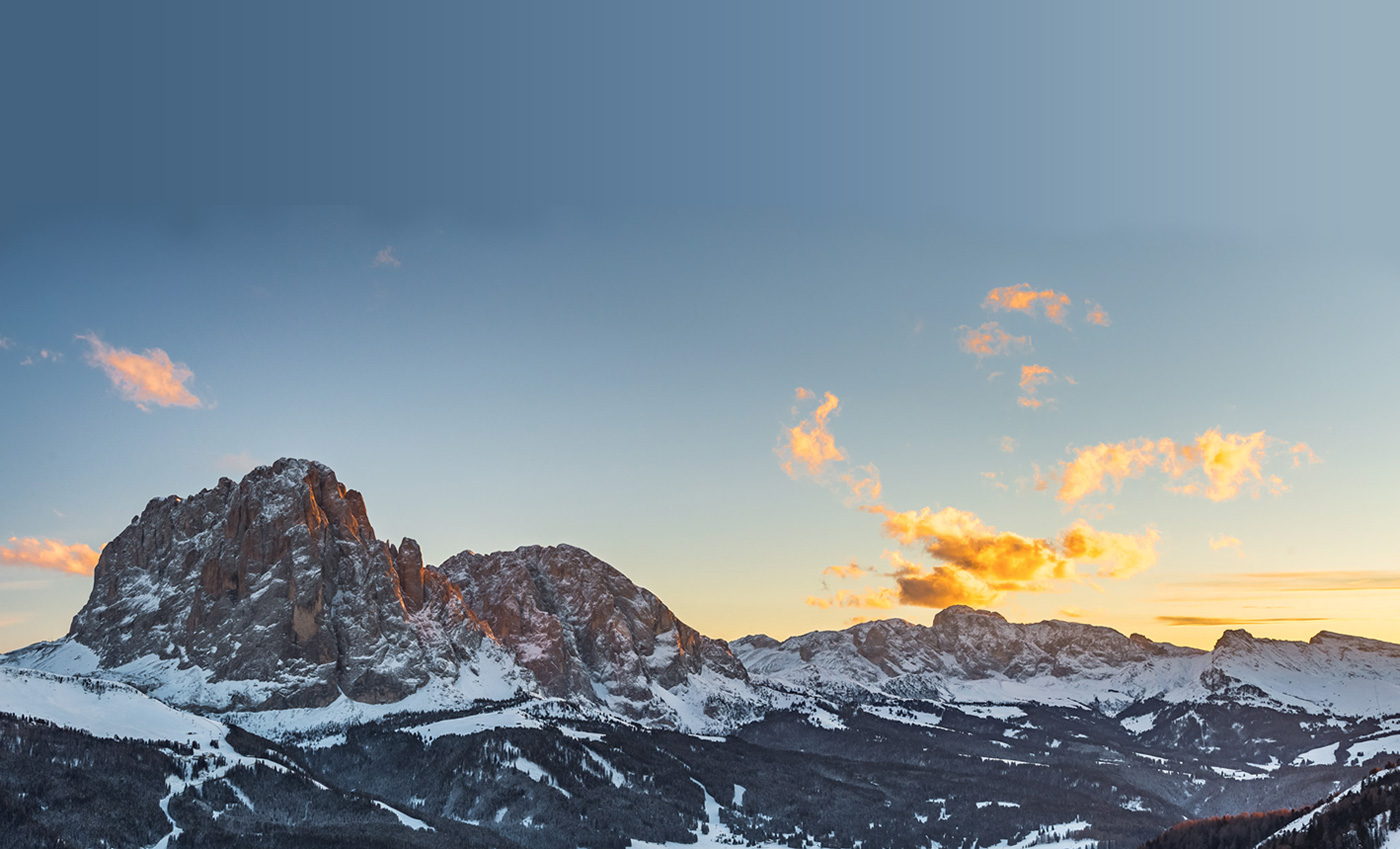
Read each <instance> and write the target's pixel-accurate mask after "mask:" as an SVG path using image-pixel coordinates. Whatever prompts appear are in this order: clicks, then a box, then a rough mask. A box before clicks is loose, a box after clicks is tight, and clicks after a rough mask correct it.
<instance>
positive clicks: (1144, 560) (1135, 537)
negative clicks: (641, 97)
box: [1060, 519, 1161, 578]
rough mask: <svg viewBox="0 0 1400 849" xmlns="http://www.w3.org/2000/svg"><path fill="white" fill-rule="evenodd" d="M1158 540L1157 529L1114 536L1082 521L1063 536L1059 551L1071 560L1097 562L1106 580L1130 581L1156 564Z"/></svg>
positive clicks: (1076, 523) (1061, 536)
mask: <svg viewBox="0 0 1400 849" xmlns="http://www.w3.org/2000/svg"><path fill="white" fill-rule="evenodd" d="M1159 539H1161V535H1160V534H1158V533H1157V529H1156V528H1148V529H1147V530H1146V531H1144V532H1143V533H1141V534H1115V533H1110V532H1108V531H1098V530H1095V529H1094V528H1092V527H1090V526H1089V523H1088V522H1086V521H1084V520H1083V519H1080V520H1079V521H1077V522H1075V523H1074V524H1073V525H1071V526H1070V528H1069V529H1068V530H1066V531H1065V532H1064V533H1063V534H1061V535H1060V549H1061V550H1062V551H1063V552H1064V554H1065V556H1066V557H1068V558H1071V559H1074V560H1088V561H1091V562H1094V563H1098V564H1099V575H1101V576H1103V577H1107V578H1127V577H1130V576H1132V575H1136V574H1137V573H1139V572H1141V571H1143V570H1144V569H1149V568H1151V567H1152V566H1153V565H1155V564H1156V563H1157V549H1156V546H1157V541H1158V540H1159Z"/></svg>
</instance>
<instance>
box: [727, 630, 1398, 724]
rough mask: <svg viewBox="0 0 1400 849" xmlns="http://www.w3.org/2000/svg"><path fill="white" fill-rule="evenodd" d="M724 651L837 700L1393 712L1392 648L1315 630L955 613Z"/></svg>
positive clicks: (745, 643) (773, 677)
mask: <svg viewBox="0 0 1400 849" xmlns="http://www.w3.org/2000/svg"><path fill="white" fill-rule="evenodd" d="M733 647H734V651H735V653H736V654H737V655H738V656H739V658H740V659H741V660H743V661H744V663H745V665H746V666H747V667H748V669H749V672H750V675H751V676H752V677H753V678H754V680H756V681H759V682H765V683H770V684H773V685H776V686H779V687H782V688H784V689H800V690H807V691H811V692H814V693H818V694H821V695H823V696H825V697H828V698H834V699H837V700H840V701H848V702H850V701H856V702H859V701H865V700H868V699H871V698H876V699H879V698H888V697H895V698H915V699H924V700H933V701H942V702H953V703H1001V704H1016V703H1036V704H1045V705H1062V706H1085V707H1088V706H1093V707H1096V708H1097V709H1099V710H1102V711H1105V712H1109V713H1117V712H1118V711H1121V710H1123V709H1125V708H1126V707H1127V706H1129V705H1131V704H1134V703H1137V702H1143V701H1148V700H1163V701H1167V702H1178V703H1179V702H1202V701H1228V702H1231V703H1236V704H1253V705H1258V706H1261V707H1270V708H1275V709H1283V710H1298V711H1305V712H1309V713H1317V714H1327V713H1331V714H1336V715H1339V716H1356V717H1360V716H1385V715H1389V714H1392V713H1395V712H1396V711H1397V708H1396V707H1395V706H1396V705H1397V704H1400V646H1397V645H1394V644H1391V643H1385V642H1381V641H1379V640H1369V639H1365V638H1360V637H1348V636H1344V635H1340V634H1334V633H1331V632H1327V631H1324V632H1321V633H1319V634H1318V635H1317V636H1315V637H1313V639H1312V640H1311V641H1309V642H1306V643H1304V642H1294V641H1287V640H1266V639H1258V638H1255V637H1253V636H1251V635H1250V634H1249V633H1248V632H1245V631H1240V630H1235V631H1226V632H1225V634H1224V635H1223V636H1222V637H1221V638H1220V640H1219V642H1218V643H1217V644H1216V646H1215V647H1214V649H1212V650H1211V651H1209V652H1206V651H1202V650H1199V649H1191V648H1184V647H1181V646H1175V645H1171V644H1169V643H1157V642H1153V641H1152V640H1149V639H1147V638H1146V637H1143V636H1141V635H1139V634H1134V635H1132V636H1124V635H1123V634H1121V633H1120V632H1118V631H1115V630H1113V629H1111V628H1105V627H1101V626H1095V625H1087V624H1083V623H1078V622H1062V621H1056V620H1051V621H1045V622H1037V623H1028V624H1019V623H1012V622H1008V621H1007V620H1006V619H1005V618H1004V617H1002V616H1001V615H1000V614H998V613H995V612H992V611H987V610H973V609H972V608H970V607H966V606H963V605H956V606H953V607H949V608H947V609H945V610H943V611H941V612H940V613H939V614H938V615H937V616H935V617H934V621H933V623H932V625H930V626H923V625H916V624H912V623H909V622H905V621H903V620H879V621H874V622H865V623H861V624H858V625H855V626H852V627H850V628H847V629H845V630H843V631H814V632H811V633H809V634H802V635H800V636H796V637H791V638H789V639H787V640H784V641H781V642H779V641H777V640H774V639H771V638H769V637H765V636H761V635H759V636H753V637H745V638H743V639H741V640H736V641H735V642H734V643H733Z"/></svg>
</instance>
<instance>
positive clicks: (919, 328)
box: [909, 318, 924, 336]
mask: <svg viewBox="0 0 1400 849" xmlns="http://www.w3.org/2000/svg"><path fill="white" fill-rule="evenodd" d="M923 332H924V320H923V319H922V318H919V319H915V321H914V331H913V332H912V333H911V334H909V335H911V336H918V335H919V334H920V333H923Z"/></svg>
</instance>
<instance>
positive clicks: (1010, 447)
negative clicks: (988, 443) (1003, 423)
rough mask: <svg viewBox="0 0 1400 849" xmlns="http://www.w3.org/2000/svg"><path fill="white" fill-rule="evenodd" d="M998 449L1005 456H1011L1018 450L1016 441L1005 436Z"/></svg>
mask: <svg viewBox="0 0 1400 849" xmlns="http://www.w3.org/2000/svg"><path fill="white" fill-rule="evenodd" d="M997 448H999V449H1000V450H1001V453H1003V454H1010V453H1011V452H1013V451H1015V450H1016V440H1015V439H1014V438H1013V437H1010V436H1003V437H1002V438H1001V442H999V443H998V444H997Z"/></svg>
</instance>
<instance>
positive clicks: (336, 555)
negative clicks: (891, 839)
mask: <svg viewBox="0 0 1400 849" xmlns="http://www.w3.org/2000/svg"><path fill="white" fill-rule="evenodd" d="M7 662H8V663H10V664H12V665H22V666H30V667H34V668H39V669H47V670H49V671H53V672H59V673H91V672H94V671H96V670H99V669H100V670H103V672H104V674H106V675H108V676H113V677H116V678H118V679H120V680H125V681H128V682H130V683H132V684H134V685H135V686H138V687H140V688H142V689H143V690H146V691H147V692H150V693H151V694H153V695H155V696H157V697H159V698H161V699H163V700H165V701H167V702H169V703H171V704H175V705H179V706H182V707H188V708H192V709H197V710H215V711H228V710H274V709H286V708H313V707H324V706H327V705H330V704H332V703H334V702H337V701H338V700H342V699H344V700H350V701H353V702H355V703H360V704H385V703H398V702H402V701H403V700H404V699H406V698H408V697H409V696H412V695H415V694H419V693H420V692H425V691H426V692H428V693H430V694H431V697H430V698H427V699H426V700H425V699H419V701H420V702H424V701H426V702H427V703H431V704H434V705H436V706H439V707H446V706H462V705H465V704H470V703H471V701H472V700H473V699H475V698H482V697H485V698H508V697H510V696H511V695H513V694H515V693H517V692H539V693H541V694H544V695H548V696H553V697H556V698H560V699H566V700H570V701H573V702H581V703H583V704H590V705H597V706H598V707H600V708H602V709H606V710H608V711H610V712H613V713H615V714H617V715H619V716H621V717H625V718H632V719H639V720H645V721H648V722H651V723H653V724H659V725H662V726H667V727H679V726H683V727H695V728H699V727H705V726H707V725H710V724H714V722H716V721H717V720H716V719H714V717H719V720H718V721H727V720H728V718H729V717H731V716H733V717H737V718H739V719H744V718H748V717H750V716H752V715H753V714H754V708H755V705H756V703H757V702H758V701H759V699H758V697H757V696H756V695H755V693H754V692H753V690H752V688H750V687H749V686H748V683H747V675H746V673H745V670H744V668H743V665H742V664H740V663H739V662H738V661H737V660H736V659H735V658H734V657H733V655H732V654H730V652H729V649H728V647H727V646H726V645H725V644H724V643H723V642H722V641H718V640H712V639H710V638H708V637H704V636H702V635H701V634H699V633H698V632H696V631H695V630H694V629H693V628H690V627H689V626H687V625H685V624H684V623H683V622H680V621H679V620H677V619H676V617H675V615H674V614H673V613H672V612H671V611H670V610H669V609H668V608H667V607H666V606H665V605H664V604H662V603H661V602H660V600H658V599H657V598H656V596H654V595H652V594H651V593H650V592H648V591H646V590H644V589H641V588H639V587H637V586H636V585H634V584H633V583H632V582H631V581H629V580H627V578H625V577H624V576H623V575H622V574H621V573H619V572H618V571H617V570H615V569H613V568H612V567H611V566H609V565H608V564H606V563H604V562H602V561H601V560H599V559H597V558H595V557H593V556H591V555H589V554H588V553H587V552H584V551H582V550H580V549H576V548H572V547H569V546H560V547H558V548H539V547H530V548H522V549H520V550H518V551H515V552H503V553H497V554H491V555H478V554H474V553H472V552H463V553H462V554H459V555H457V556H455V557H453V558H450V559H449V560H448V561H447V562H446V563H444V564H443V565H442V567H441V568H438V569H434V568H432V567H430V566H425V565H424V564H423V560H422V552H421V550H420V549H419V547H418V544H417V543H416V542H415V541H413V540H412V539H404V540H403V541H402V542H401V543H400V544H399V545H397V546H395V545H390V544H389V543H386V542H383V541H381V540H379V539H377V538H376V537H375V534H374V528H373V527H372V526H371V524H370V522H369V518H368V515H367V513H366V510H365V502H364V498H363V497H362V496H361V495H360V494H359V493H358V492H356V491H354V490H352V489H346V487H345V486H344V485H342V484H341V483H340V482H339V481H338V480H337V478H336V475H335V473H334V472H333V471H332V470H331V469H329V468H328V467H326V466H324V465H322V464H320V463H316V462H313V461H309V460H291V459H283V460H279V461H277V462H276V463H274V464H273V465H271V466H263V467H260V468H258V469H255V470H254V471H252V472H250V473H249V474H248V475H247V476H246V477H245V478H244V479H243V480H242V481H241V482H239V483H237V484H235V483H234V482H233V481H231V480H229V479H228V478H224V479H222V480H220V481H219V484H218V485H217V486H216V487H214V488H212V489H206V490H203V491H201V492H199V493H197V494H195V495H192V496H190V497H188V498H179V497H177V496H170V497H167V498H161V499H155V500H153V501H151V502H150V503H149V504H148V505H147V506H146V509H145V510H144V511H143V512H142V513H141V515H139V516H136V517H133V519H132V522H131V524H130V525H128V526H127V527H126V529H125V530H123V531H122V532H121V533H120V534H118V536H117V538H116V539H115V540H113V541H112V542H111V543H109V544H108V545H107V546H106V547H105V548H104V549H103V551H102V555H101V557H100V559H99V560H98V563H97V568H96V571H95V573H94V575H93V589H92V594H91V596H90V597H89V599H88V602H87V604H86V605H84V606H83V608H82V610H80V611H79V612H78V614H77V616H76V617H74V619H73V625H72V628H71V630H70V631H69V634H68V636H67V637H66V638H65V639H63V640H60V641H57V642H55V643H49V644H39V645H37V646H34V647H31V648H29V649H25V650H22V651H21V652H19V653H15V654H12V655H11V656H10V657H9V658H8V660H7Z"/></svg>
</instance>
